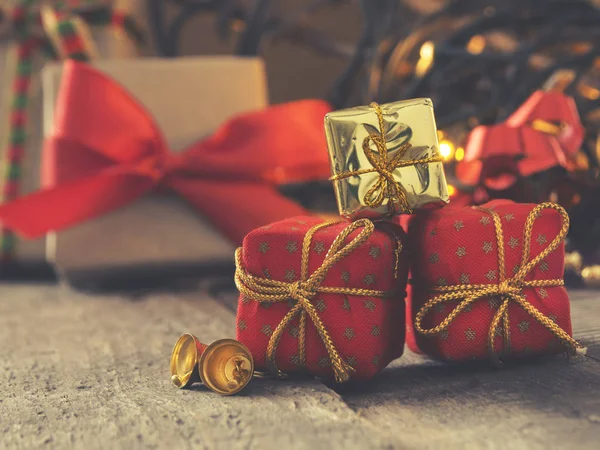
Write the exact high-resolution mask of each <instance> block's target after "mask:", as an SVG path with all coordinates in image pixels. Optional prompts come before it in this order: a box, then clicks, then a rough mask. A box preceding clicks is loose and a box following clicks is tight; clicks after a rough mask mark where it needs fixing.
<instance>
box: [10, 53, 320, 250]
mask: <svg viewBox="0 0 600 450" xmlns="http://www.w3.org/2000/svg"><path fill="white" fill-rule="evenodd" d="M199 101H200V100H199ZM199 107H201V105H199ZM329 109H330V107H329V105H328V104H327V103H325V102H323V101H319V100H304V101H297V102H292V103H288V104H283V105H278V106H274V107H271V108H268V109H266V110H264V111H260V112H254V113H249V114H244V115H240V116H238V117H236V118H234V119H232V120H230V121H228V122H227V123H225V124H224V125H222V126H221V127H220V128H219V129H218V130H217V131H216V132H215V133H214V134H213V135H212V136H211V137H209V138H207V139H204V140H201V141H199V142H197V143H196V144H194V145H192V146H191V147H190V148H188V149H187V150H185V151H184V152H182V153H178V154H175V153H172V152H170V151H169V149H168V147H167V146H166V144H165V140H164V138H163V136H162V134H161V133H160V131H159V130H158V128H157V127H156V125H155V123H154V121H153V119H152V117H151V115H150V114H149V113H148V112H147V111H146V110H145V109H144V108H143V107H142V106H141V105H140V104H139V103H138V102H137V101H136V100H135V99H134V98H133V97H132V96H131V95H130V94H129V93H128V92H126V91H125V90H124V89H123V88H122V87H121V86H120V85H119V84H118V83H116V82H115V81H114V80H112V79H110V78H109V77H107V76H106V75H104V74H102V73H101V72H99V71H97V70H95V69H93V68H92V67H89V66H86V65H84V64H81V63H76V62H67V63H66V64H65V70H64V73H63V79H62V85H61V89H60V92H59V97H58V101H57V107H56V113H55V126H54V133H53V134H52V136H51V137H50V138H48V139H47V141H46V142H45V148H44V160H43V167H44V176H43V179H44V185H45V186H46V188H45V189H44V190H41V191H39V192H37V193H34V194H32V195H29V196H26V197H23V198H20V199H17V200H15V201H13V202H12V203H9V204H6V205H2V206H1V207H0V219H1V220H2V221H3V223H4V224H5V225H7V226H8V227H10V228H11V229H15V230H17V231H19V232H20V233H21V234H23V235H24V236H26V237H30V238H35V237H39V236H41V235H43V234H44V233H46V232H48V231H51V230H55V231H57V230H61V229H64V228H67V227H70V226H73V225H76V224H78V223H80V222H83V221H85V220H88V219H91V218H94V217H97V216H99V215H101V214H104V213H107V212H109V211H111V210H113V209H116V208H118V207H121V206H125V205H127V204H128V203H130V202H132V201H134V200H135V199H136V198H138V197H140V196H142V195H144V194H146V193H149V192H150V191H152V190H154V189H166V190H170V191H174V192H176V193H178V194H179V195H181V196H182V197H184V198H185V199H186V200H188V201H189V202H190V203H191V204H192V205H193V206H194V207H195V208H197V209H198V211H199V212H200V213H202V214H204V215H205V216H206V217H207V218H208V219H209V220H210V221H211V222H213V223H214V225H215V226H216V227H217V228H218V229H219V230H221V231H222V232H223V234H224V235H226V236H228V237H229V238H230V239H231V240H232V241H234V242H236V243H239V242H241V240H242V238H243V237H244V235H245V234H246V233H248V232H249V231H251V230H253V229H254V228H256V227H259V226H262V225H265V224H266V223H270V222H273V221H276V220H281V219H283V218H285V217H289V216H294V215H298V214H303V213H304V210H303V209H302V208H301V207H300V206H299V205H297V204H296V203H294V202H293V201H291V200H289V199H287V198H285V197H284V196H282V195H281V194H280V193H279V192H278V191H277V188H276V185H275V182H292V181H295V182H297V181H301V180H306V179H311V178H326V177H327V176H328V175H329V161H328V160H327V152H326V151H325V147H326V143H325V135H324V131H323V117H324V115H325V114H326V113H327V112H328V111H329Z"/></svg>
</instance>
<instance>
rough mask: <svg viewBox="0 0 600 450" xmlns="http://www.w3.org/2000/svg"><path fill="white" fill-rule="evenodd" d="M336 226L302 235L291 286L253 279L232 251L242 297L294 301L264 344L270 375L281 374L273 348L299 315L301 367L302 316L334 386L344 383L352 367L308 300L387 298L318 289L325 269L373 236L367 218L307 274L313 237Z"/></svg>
mask: <svg viewBox="0 0 600 450" xmlns="http://www.w3.org/2000/svg"><path fill="white" fill-rule="evenodd" d="M336 223H339V222H324V223H321V224H318V225H315V226H313V227H312V228H310V230H309V231H308V232H307V233H306V235H305V236H304V241H303V244H302V260H301V269H300V271H301V274H300V280H299V281H296V282H293V283H289V282H285V281H277V280H270V279H268V278H261V277H256V276H253V275H251V274H249V273H247V272H246V270H245V269H244V266H243V262H242V249H241V248H238V249H237V250H236V252H235V264H236V271H235V284H236V286H237V288H238V290H239V291H240V293H241V294H242V295H243V296H246V297H248V298H250V299H252V300H255V301H257V302H259V303H283V302H287V301H289V300H294V301H295V302H296V303H295V305H294V306H293V307H292V308H291V309H290V310H289V311H288V313H287V314H286V315H285V316H284V317H283V319H282V320H281V322H280V323H279V325H277V327H276V328H275V331H273V334H272V335H271V337H270V339H269V344H268V345H267V363H268V364H269V367H270V369H271V371H273V372H274V373H277V374H281V372H280V371H279V370H278V369H277V366H276V364H275V356H276V352H277V346H278V345H279V341H280V340H281V337H282V336H283V332H284V331H285V329H286V328H287V327H288V326H289V325H290V324H291V322H292V320H293V319H294V318H295V317H296V316H297V315H300V319H299V321H300V322H299V331H300V333H299V336H298V356H299V359H300V363H301V364H302V365H304V363H305V359H306V339H305V337H306V316H307V315H308V316H309V317H310V319H311V320H312V322H313V324H314V325H315V328H316V329H317V332H318V333H319V336H320V337H321V340H322V341H323V344H324V345H325V349H326V350H327V354H328V355H329V359H330V361H331V364H332V367H333V372H334V375H335V381H336V382H338V383H342V382H344V381H348V380H349V379H350V373H351V372H354V368H353V367H352V366H350V365H349V364H348V363H346V362H345V361H344V360H343V359H342V357H341V356H340V354H339V352H338V351H337V349H336V347H335V344H334V343H333V341H332V339H331V337H330V336H329V333H328V332H327V329H326V328H325V325H324V324H323V322H322V321H321V318H320V317H319V313H318V312H317V310H316V308H315V306H314V305H313V304H312V303H311V299H312V298H313V297H314V296H315V295H317V294H318V293H325V294H341V295H357V296H365V297H379V298H383V297H387V296H388V295H389V293H387V292H384V291H376V290H372V289H361V288H345V287H326V286H321V283H322V282H323V280H324V279H325V277H326V276H327V273H328V272H329V269H331V268H332V267H333V266H334V265H335V264H336V263H337V262H338V261H340V260H341V259H342V258H344V257H346V256H348V255H349V254H350V253H352V252H353V251H354V250H355V249H356V248H358V247H360V245H362V244H363V243H364V242H366V241H367V240H368V239H369V237H370V236H371V235H372V234H373V232H374V230H375V226H374V225H373V222H371V221H370V220H368V219H360V220H357V221H355V222H353V223H351V224H350V225H348V226H347V227H346V228H344V230H343V231H342V232H341V233H340V234H339V235H338V236H337V237H336V238H335V240H334V241H333V243H332V244H331V247H330V248H329V250H328V251H327V254H326V255H325V259H324V260H323V264H322V265H321V266H320V267H319V268H317V269H316V270H315V271H314V272H313V273H312V274H310V275H309V274H308V257H309V252H310V247H311V243H312V239H313V236H314V235H315V233H316V232H317V231H319V230H321V229H323V228H326V227H329V226H331V225H334V224H336ZM358 229H360V230H361V231H360V233H358V234H357V235H356V236H355V237H354V239H352V240H351V241H350V242H349V243H345V240H346V238H347V237H348V236H350V235H351V234H352V233H353V232H354V231H355V230H358Z"/></svg>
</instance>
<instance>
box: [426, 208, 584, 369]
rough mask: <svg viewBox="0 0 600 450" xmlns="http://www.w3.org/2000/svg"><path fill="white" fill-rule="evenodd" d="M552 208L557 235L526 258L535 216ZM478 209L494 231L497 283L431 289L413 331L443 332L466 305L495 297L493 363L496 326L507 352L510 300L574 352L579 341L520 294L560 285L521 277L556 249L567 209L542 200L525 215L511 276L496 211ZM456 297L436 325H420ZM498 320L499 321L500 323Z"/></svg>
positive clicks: (497, 359)
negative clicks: (557, 217) (558, 217)
mask: <svg viewBox="0 0 600 450" xmlns="http://www.w3.org/2000/svg"><path fill="white" fill-rule="evenodd" d="M548 208H549V209H554V210H555V211H558V213H559V214H560V215H561V218H562V226H561V229H560V232H559V233H558V235H557V236H556V237H555V238H554V240H553V241H552V242H551V243H550V244H549V245H548V247H546V248H545V249H544V250H543V251H542V252H540V254H539V255H537V256H536V257H535V258H533V259H531V260H530V259H529V257H530V253H531V249H530V245H531V235H532V231H533V225H534V223H535V221H536V219H537V218H538V217H539V215H540V214H541V211H542V210H543V209H548ZM477 209H479V210H480V211H483V212H486V213H487V214H489V215H490V216H491V217H492V220H493V221H494V228H495V231H496V240H497V244H498V269H499V270H498V272H499V283H498V284H459V285H455V286H440V287H436V288H434V289H433V290H434V292H438V293H440V295H437V296H436V297H434V298H432V299H431V300H429V301H428V302H427V303H425V305H423V307H422V308H421V309H420V310H419V312H418V313H417V316H416V318H415V328H416V330H417V332H419V333H420V334H422V335H426V336H431V335H435V334H438V333H441V332H443V331H446V330H447V329H448V327H449V326H450V324H451V323H452V321H453V320H454V319H455V318H456V317H457V316H458V315H459V314H460V313H461V312H462V311H464V310H465V308H467V307H468V306H469V305H470V304H472V303H474V302H476V301H477V300H480V299H482V298H487V297H498V298H499V299H500V300H501V302H502V303H501V304H500V307H499V308H498V311H497V312H496V314H495V315H494V317H493V319H492V322H491V325H490V329H489V332H488V350H489V353H490V357H491V359H492V361H493V362H495V363H497V364H500V363H501V360H500V355H499V354H498V353H497V352H496V350H495V349H494V337H495V336H496V333H497V331H498V330H499V328H500V327H501V328H502V335H503V340H504V349H505V353H506V354H510V328H509V326H510V322H509V316H508V307H509V305H510V302H511V301H513V302H515V303H517V304H518V305H519V306H520V307H521V308H523V310H525V312H527V313H528V314H529V315H530V316H532V317H533V318H534V319H535V320H537V321H538V322H539V323H540V324H542V325H543V326H544V327H546V329H547V330H548V331H549V332H550V333H552V334H553V335H554V336H556V337H557V338H558V339H559V340H560V341H561V342H562V343H563V344H564V346H565V348H566V350H567V353H569V354H574V353H575V352H576V349H577V348H579V347H580V345H579V343H578V342H577V341H576V340H575V339H573V338H572V337H571V336H569V334H568V333H567V332H566V331H565V330H563V329H562V328H561V327H559V326H558V325H557V324H556V323H555V322H554V321H553V320H551V319H550V318H548V317H546V316H545V315H544V314H543V313H542V312H540V311H539V310H538V309H537V308H535V307H534V306H533V305H532V304H531V303H529V302H528V301H527V299H526V298H525V296H524V295H523V289H524V288H526V287H548V286H563V285H564V280H563V279H554V280H531V281H526V280H525V277H526V276H527V275H528V274H529V272H531V270H532V269H533V268H534V267H535V266H536V265H537V264H538V263H539V262H540V261H542V260H543V259H544V258H546V257H547V256H548V255H549V254H550V253H552V252H553V251H554V250H556V249H557V248H558V246H559V245H560V243H561V242H562V241H563V240H564V238H565V236H566V235H567V231H568V230H569V215H568V214H567V212H566V211H565V210H564V209H563V208H562V207H560V206H559V205H557V204H554V203H542V204H539V205H537V206H536V207H535V208H533V210H531V212H530V213H529V215H528V216H527V220H526V222H525V228H524V231H523V254H522V258H521V263H520V264H519V266H518V267H519V269H518V271H517V273H516V274H515V276H513V277H512V278H506V269H505V262H504V234H503V230H502V223H501V222H500V216H499V215H498V213H496V212H495V211H493V210H491V209H486V208H477ZM456 300H459V301H460V302H459V303H458V305H457V306H456V307H455V308H454V309H453V310H452V311H451V312H450V314H448V316H447V317H446V318H445V319H444V320H442V322H441V323H440V324H439V325H436V326H434V327H433V328H423V325H422V321H423V318H424V317H425V315H426V314H427V313H428V312H429V311H431V309H432V308H434V307H435V306H436V305H439V304H442V303H447V302H452V301H456ZM501 322H502V324H500V323H501Z"/></svg>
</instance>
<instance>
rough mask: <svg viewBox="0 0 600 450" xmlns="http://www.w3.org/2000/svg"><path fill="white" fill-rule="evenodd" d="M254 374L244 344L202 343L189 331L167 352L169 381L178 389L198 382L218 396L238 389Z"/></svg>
mask: <svg viewBox="0 0 600 450" xmlns="http://www.w3.org/2000/svg"><path fill="white" fill-rule="evenodd" d="M253 374H254V360H253V359H252V355H251V354H250V351H249V350H248V348H246V346H245V345H244V344H242V343H241V342H238V341H236V340H234V339H220V340H218V341H215V342H213V343H212V344H210V345H205V344H203V343H202V342H200V341H199V340H198V338H197V337H196V336H194V335H192V334H184V335H183V336H181V337H180V338H179V340H178V341H177V343H176V344H175V347H174V348H173V353H172V354H171V381H172V382H173V384H174V385H175V386H177V387H178V388H180V389H181V388H186V387H189V386H191V385H192V384H193V383H196V382H201V383H203V384H204V385H205V386H206V387H207V388H209V389H210V390H212V391H214V392H216V393H218V394H221V395H233V394H236V393H238V392H240V391H241V390H242V389H244V388H245V387H246V385H247V384H248V383H249V382H250V379H251V378H252V375H253Z"/></svg>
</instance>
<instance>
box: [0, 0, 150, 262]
mask: <svg viewBox="0 0 600 450" xmlns="http://www.w3.org/2000/svg"><path fill="white" fill-rule="evenodd" d="M110 3H111V2H108V1H106V0H101V1H98V0H67V1H60V2H55V3H54V6H53V7H49V6H47V5H44V2H43V0H22V1H20V2H18V3H17V4H16V5H14V6H12V7H9V8H8V11H5V13H8V14H7V15H8V20H10V21H11V24H12V33H13V36H12V37H13V39H14V40H15V41H16V61H11V62H9V63H8V64H7V67H10V69H9V70H12V71H13V73H12V74H10V76H9V78H11V79H13V80H14V81H13V85H12V88H11V90H10V95H9V97H10V100H9V107H8V110H7V114H6V118H5V120H6V121H7V124H6V126H5V128H4V130H7V136H8V142H7V143H6V145H7V148H6V149H5V151H4V152H3V155H4V161H3V166H4V167H3V172H4V173H3V177H4V183H3V187H2V191H1V192H0V195H1V197H2V198H1V200H2V202H8V201H11V200H14V199H16V198H17V197H19V195H20V185H21V178H22V162H23V158H24V156H25V149H26V142H27V126H28V122H29V117H28V108H29V103H30V87H31V82H32V75H33V70H32V67H33V61H34V58H35V57H36V55H37V54H38V52H39V53H42V54H43V55H45V56H46V57H47V58H50V59H54V60H64V59H75V60H79V61H88V60H90V59H92V58H94V57H96V55H97V50H96V48H95V45H94V43H93V41H92V39H91V37H90V35H89V33H88V28H87V25H86V24H89V25H98V26H114V27H115V28H116V29H118V30H121V31H125V32H126V33H127V34H128V35H129V36H130V37H132V38H133V40H134V41H135V42H136V43H141V33H139V31H138V30H137V29H136V28H135V26H134V25H133V22H132V19H131V18H130V17H129V16H127V15H125V14H123V13H122V12H119V11H116V10H113V9H112V7H111V5H110ZM78 12H82V13H84V12H85V13H86V14H87V16H86V22H84V21H83V20H82V19H81V18H80V17H79V16H77V15H75V14H76V13H78ZM126 25H127V26H126ZM132 25H133V26H132ZM16 246H17V240H16V236H15V235H14V233H13V232H12V231H11V230H9V229H7V228H5V227H3V226H1V225H0V263H6V262H12V261H14V260H15V255H16Z"/></svg>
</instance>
